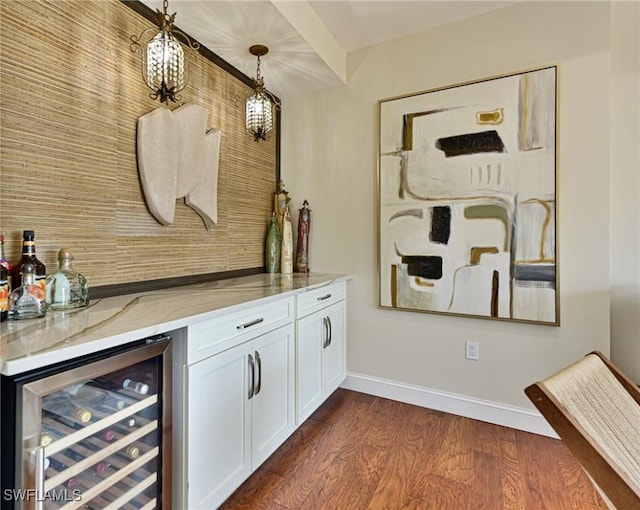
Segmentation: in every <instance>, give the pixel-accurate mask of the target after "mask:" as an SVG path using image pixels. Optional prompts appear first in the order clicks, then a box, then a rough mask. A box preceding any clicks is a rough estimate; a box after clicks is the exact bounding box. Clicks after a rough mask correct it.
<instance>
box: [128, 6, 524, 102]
mask: <svg viewBox="0 0 640 510" xmlns="http://www.w3.org/2000/svg"><path fill="white" fill-rule="evenodd" d="M141 1H142V2H143V3H144V4H146V5H147V6H149V7H151V8H152V9H154V10H155V9H160V10H161V9H162V0H141ZM514 3H516V2H515V1H508V0H498V1H485V0H442V1H433V0H411V1H405V0H374V1H370V0H259V1H254V0H170V1H169V8H168V11H169V13H173V12H176V13H177V15H176V22H175V23H176V26H177V27H178V28H180V29H181V30H182V31H184V32H186V33H187V34H188V35H190V36H191V37H193V38H195V39H196V40H197V41H199V42H200V43H201V44H203V45H204V46H206V47H207V48H209V49H210V50H211V51H213V52H214V53H216V54H217V55H219V56H220V57H221V58H223V59H224V60H226V61H227V62H229V63H230V64H232V65H233V66H234V67H236V68H237V69H239V70H240V71H242V72H243V73H245V74H246V75H248V76H251V77H253V76H255V73H256V60H255V57H254V56H253V55H251V54H250V53H249V46H251V45H253V44H264V45H266V46H268V47H269V53H268V55H266V56H264V57H262V59H261V71H262V75H263V77H264V80H265V85H266V87H267V88H268V89H269V90H271V91H272V92H273V93H274V94H276V95H277V96H279V97H280V98H281V99H286V98H287V97H294V96H297V95H302V94H307V93H309V92H313V91H316V90H320V89H325V88H331V87H337V86H340V85H343V84H345V83H346V82H347V80H348V76H347V55H348V53H349V52H351V51H355V50H358V49H361V48H364V47H367V46H371V45H373V44H378V43H381V42H385V41H389V40H392V39H395V38H398V37H402V36H405V35H409V34H412V33H415V32H420V31H423V30H426V29H429V28H433V27H436V26H440V25H444V24H447V23H451V22H454V21H458V20H461V19H464V18H468V17H472V16H477V15H479V14H482V13H485V12H488V11H491V10H495V9H499V8H502V7H506V6H508V5H512V4H514Z"/></svg>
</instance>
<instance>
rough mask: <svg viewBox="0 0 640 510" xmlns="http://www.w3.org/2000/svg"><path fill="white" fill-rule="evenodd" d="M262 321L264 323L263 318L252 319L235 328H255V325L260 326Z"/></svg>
mask: <svg viewBox="0 0 640 510" xmlns="http://www.w3.org/2000/svg"><path fill="white" fill-rule="evenodd" d="M262 321H264V317H258V318H257V319H254V320H252V321H249V322H245V323H244V324H240V325H239V326H236V329H246V328H250V327H251V326H255V325H256V324H260V323H261V322H262Z"/></svg>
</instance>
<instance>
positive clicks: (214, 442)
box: [187, 342, 253, 509]
mask: <svg viewBox="0 0 640 510" xmlns="http://www.w3.org/2000/svg"><path fill="white" fill-rule="evenodd" d="M251 352H253V351H252V349H251V342H247V343H244V344H242V345H239V346H237V347H234V348H232V349H229V350H228V351H225V352H222V353H220V354H218V355H216V356H212V357H210V358H207V359H205V360H203V361H201V362H199V363H196V364H195V365H191V366H189V368H188V371H189V382H188V385H189V389H188V421H189V423H188V431H189V433H188V441H189V444H188V452H189V453H188V461H187V469H188V472H187V479H188V489H187V492H188V507H189V508H206V509H211V508H216V507H218V505H220V504H221V503H222V502H223V501H224V500H225V499H226V498H227V497H228V496H229V495H230V494H231V493H232V492H233V491H234V490H235V489H236V488H237V487H238V486H239V485H240V484H241V483H242V482H243V481H244V480H245V479H246V478H247V477H248V476H249V475H250V474H251V449H250V447H251V437H250V434H251V430H250V426H251V401H250V400H249V396H248V388H249V384H250V378H251V374H250V372H251V370H250V367H249V365H248V355H249V354H250V353H251Z"/></svg>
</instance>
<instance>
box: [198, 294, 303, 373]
mask: <svg viewBox="0 0 640 510" xmlns="http://www.w3.org/2000/svg"><path fill="white" fill-rule="evenodd" d="M292 321H293V298H288V299H282V300H279V301H273V302H270V303H265V304H263V305H257V306H252V307H251V308H247V309H245V310H241V311H238V312H233V313H227V314H224V315H221V316H220V317H216V318H215V319H210V320H207V321H203V322H199V323H196V324H193V325H191V326H189V327H188V333H187V364H188V365H192V364H193V363H197V362H198V361H201V360H203V359H205V358H208V357H209V356H212V355H214V354H217V353H219V352H222V351H224V350H226V349H230V348H231V347H233V346H235V345H239V344H241V343H242V342H245V341H247V340H249V339H251V338H255V337H256V336H259V335H262V334H264V333H267V332H269V331H272V330H274V329H277V328H279V327H280V326H283V325H284V324H287V323H288V322H292Z"/></svg>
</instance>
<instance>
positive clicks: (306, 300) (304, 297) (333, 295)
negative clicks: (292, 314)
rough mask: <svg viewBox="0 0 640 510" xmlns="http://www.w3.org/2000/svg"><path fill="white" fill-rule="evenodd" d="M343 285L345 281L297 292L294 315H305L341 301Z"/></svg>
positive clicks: (343, 294)
mask: <svg viewBox="0 0 640 510" xmlns="http://www.w3.org/2000/svg"><path fill="white" fill-rule="evenodd" d="M345 286H346V284H345V282H340V283H333V284H331V285H326V286H324V287H320V288H317V289H311V290H308V291H306V292H302V293H300V294H298V295H297V296H296V299H297V301H296V304H297V308H296V317H297V318H300V317H305V316H306V315H309V314H310V313H313V312H315V311H317V310H321V309H322V308H325V307H327V306H329V305H332V304H334V303H337V302H338V301H342V300H343V299H344V296H345Z"/></svg>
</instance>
